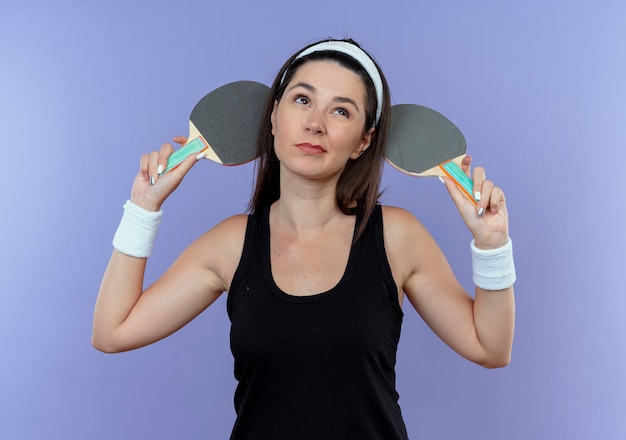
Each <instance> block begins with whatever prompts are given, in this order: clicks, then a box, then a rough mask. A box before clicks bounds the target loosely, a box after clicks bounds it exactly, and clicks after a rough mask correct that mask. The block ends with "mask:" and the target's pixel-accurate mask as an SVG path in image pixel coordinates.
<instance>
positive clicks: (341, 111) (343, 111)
mask: <svg viewBox="0 0 626 440" xmlns="http://www.w3.org/2000/svg"><path fill="white" fill-rule="evenodd" d="M335 113H337V114H338V115H341V116H345V117H346V118H349V117H350V112H349V111H348V110H346V109H345V108H338V109H336V110H335Z"/></svg>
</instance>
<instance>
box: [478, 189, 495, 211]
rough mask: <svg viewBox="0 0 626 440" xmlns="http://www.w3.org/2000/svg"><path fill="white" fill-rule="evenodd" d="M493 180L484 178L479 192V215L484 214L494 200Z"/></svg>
mask: <svg viewBox="0 0 626 440" xmlns="http://www.w3.org/2000/svg"><path fill="white" fill-rule="evenodd" d="M493 187H494V185H493V182H491V181H490V180H483V181H482V184H481V186H480V189H479V190H478V193H479V194H481V196H480V200H479V201H478V204H477V206H476V212H477V213H478V215H479V216H480V215H483V214H484V213H485V210H486V209H487V208H488V207H489V206H490V203H491V200H492V191H493Z"/></svg>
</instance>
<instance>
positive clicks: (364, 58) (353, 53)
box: [281, 41, 383, 125]
mask: <svg viewBox="0 0 626 440" xmlns="http://www.w3.org/2000/svg"><path fill="white" fill-rule="evenodd" d="M325 50H330V51H335V52H341V53H344V54H346V55H348V56H350V57H352V58H354V59H355V60H356V61H358V63H359V64H361V66H363V68H364V69H365V71H366V72H367V74H368V75H369V77H370V78H371V79H372V82H373V83H374V88H375V89H376V100H377V103H376V122H375V124H374V125H376V124H378V121H380V115H381V113H382V111H383V81H382V79H381V77H380V73H379V72H378V69H377V68H376V65H375V64H374V61H372V59H371V58H370V56H369V55H368V54H367V53H365V51H363V49H361V48H360V47H358V46H355V45H354V44H352V43H348V42H346V41H322V42H321V43H318V44H315V45H313V46H311V47H308V48H306V49H304V50H303V51H302V52H300V53H299V54H298V56H296V58H295V60H297V59H300V58H302V57H305V56H307V55H310V54H312V53H313V52H321V51H325ZM295 60H294V61H295ZM286 74H287V71H285V75H286ZM285 75H283V78H282V79H281V83H282V82H283V81H284V79H285Z"/></svg>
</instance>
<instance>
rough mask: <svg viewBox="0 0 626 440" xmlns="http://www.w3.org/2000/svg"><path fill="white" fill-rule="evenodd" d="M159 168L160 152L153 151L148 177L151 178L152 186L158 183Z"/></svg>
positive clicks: (150, 157)
mask: <svg viewBox="0 0 626 440" xmlns="http://www.w3.org/2000/svg"><path fill="white" fill-rule="evenodd" d="M158 167H159V152H158V151H152V152H150V154H149V155H148V176H150V185H154V184H155V183H156V180H157V177H158V173H157V168H158Z"/></svg>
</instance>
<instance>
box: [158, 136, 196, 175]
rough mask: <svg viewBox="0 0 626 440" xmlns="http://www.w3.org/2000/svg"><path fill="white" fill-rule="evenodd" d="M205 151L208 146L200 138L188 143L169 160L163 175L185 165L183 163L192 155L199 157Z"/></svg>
mask: <svg viewBox="0 0 626 440" xmlns="http://www.w3.org/2000/svg"><path fill="white" fill-rule="evenodd" d="M204 149H206V145H205V144H204V142H202V139H200V138H199V137H197V138H195V139H194V140H192V141H189V142H187V143H186V144H185V145H184V146H183V147H182V148H180V149H179V150H176V151H175V152H173V153H172V155H171V156H170V157H169V158H168V159H167V167H166V168H165V171H163V172H162V173H161V174H165V173H167V172H168V171H171V170H173V169H174V168H176V167H177V166H178V165H180V164H181V163H183V161H184V160H185V159H187V158H188V157H189V156H191V155H192V154H195V155H198V154H199V153H200V152H201V151H202V150H204Z"/></svg>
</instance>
